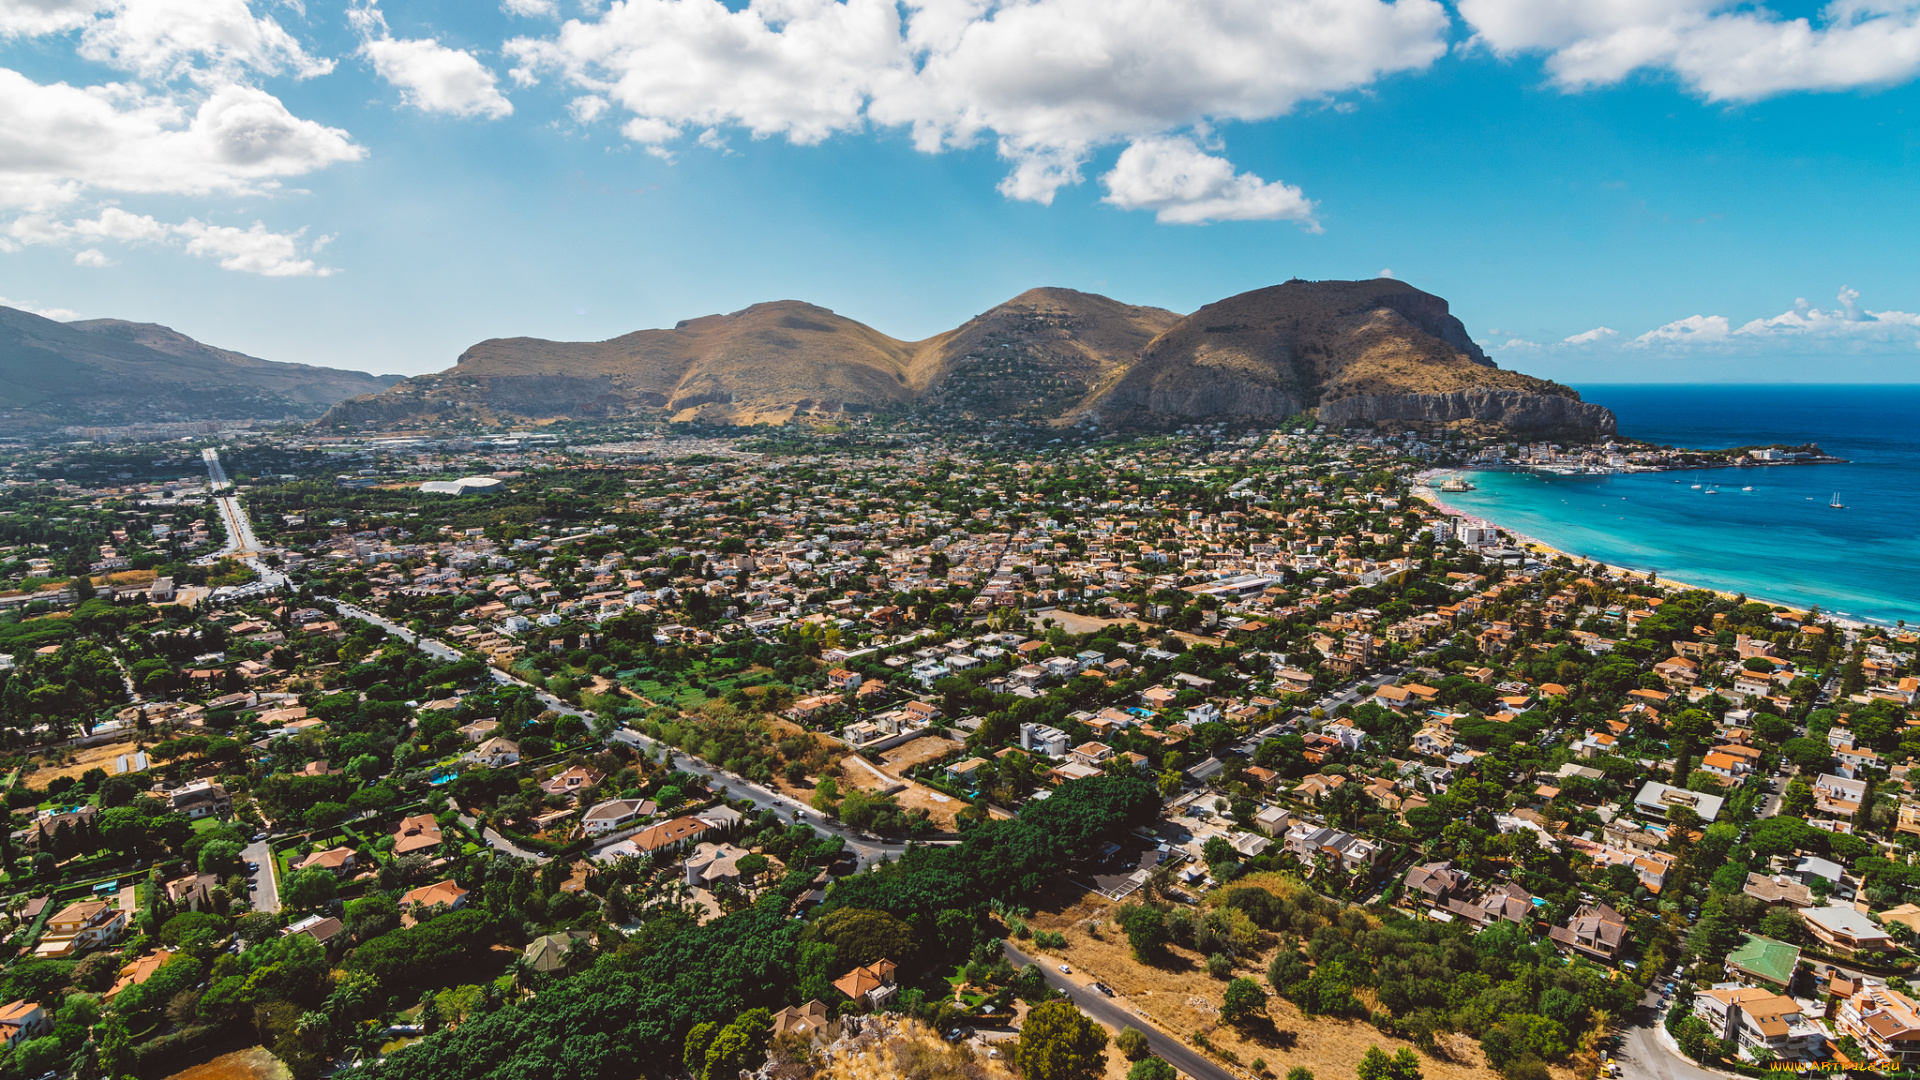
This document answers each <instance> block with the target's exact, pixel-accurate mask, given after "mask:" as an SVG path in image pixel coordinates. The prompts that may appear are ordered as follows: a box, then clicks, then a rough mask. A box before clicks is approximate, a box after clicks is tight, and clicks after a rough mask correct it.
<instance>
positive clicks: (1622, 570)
mask: <svg viewBox="0 0 1920 1080" xmlns="http://www.w3.org/2000/svg"><path fill="white" fill-rule="evenodd" d="M1462 471H1465V470H1462V469H1431V470H1427V471H1425V472H1421V473H1419V474H1417V475H1416V476H1415V477H1414V478H1413V498H1416V499H1421V500H1424V501H1425V502H1427V503H1428V504H1430V505H1432V506H1433V508H1434V509H1435V510H1437V511H1439V512H1440V513H1442V514H1446V515H1448V516H1450V517H1455V518H1460V519H1462V520H1465V521H1469V522H1473V523H1475V524H1479V525H1485V526H1489V527H1492V528H1496V529H1499V530H1500V531H1501V532H1504V533H1506V534H1507V535H1508V536H1511V537H1513V539H1514V541H1515V542H1516V543H1518V544H1520V545H1521V546H1522V547H1523V548H1525V549H1528V550H1531V551H1534V552H1538V553H1541V554H1543V555H1545V556H1546V557H1547V558H1549V559H1551V558H1553V557H1555V556H1559V555H1564V556H1566V557H1567V558H1569V559H1572V560H1573V561H1574V562H1576V563H1579V564H1581V565H1583V566H1588V567H1591V566H1595V565H1603V566H1606V567H1607V568H1608V569H1609V570H1611V571H1613V572H1615V573H1617V574H1619V575H1621V576H1623V577H1628V578H1636V579H1639V580H1640V581H1643V582H1644V581H1648V580H1649V579H1650V578H1651V576H1652V573H1653V572H1652V571H1648V570H1638V569H1634V568H1632V567H1629V566H1625V565H1623V564H1621V563H1618V562H1603V561H1602V560H1600V559H1596V558H1593V557H1592V556H1589V555H1582V554H1580V553H1579V552H1575V551H1565V550H1562V549H1560V548H1558V547H1555V546H1554V545H1552V544H1549V543H1547V542H1546V541H1545V540H1542V539H1540V538H1539V537H1537V536H1530V535H1528V534H1527V533H1524V532H1521V531H1520V530H1518V529H1514V528H1511V527H1509V526H1506V525H1503V524H1501V523H1500V522H1498V521H1494V520H1493V519H1491V518H1486V517H1482V516H1481V515H1479V514H1477V513H1473V512H1470V511H1467V510H1463V509H1461V508H1460V507H1457V506H1453V505H1450V504H1449V503H1447V501H1446V500H1445V499H1444V498H1443V497H1442V493H1441V491H1440V489H1439V488H1438V487H1437V486H1436V484H1435V481H1436V480H1437V478H1438V477H1439V476H1441V475H1443V474H1446V473H1454V472H1462ZM1652 580H1653V584H1654V585H1655V586H1656V587H1661V586H1665V587H1667V588H1668V590H1669V591H1676V590H1677V591H1686V592H1696V591H1697V592H1709V593H1713V594H1714V595H1716V596H1721V597H1725V598H1727V599H1732V598H1734V597H1737V596H1742V595H1744V596H1745V597H1746V598H1747V599H1748V600H1749V601H1752V602H1755V603H1763V604H1768V605H1771V606H1773V607H1779V608H1785V609H1787V611H1789V612H1791V613H1792V614H1794V615H1796V616H1799V617H1803V618H1804V617H1805V615H1806V613H1807V608H1806V607H1805V606H1804V605H1800V604H1789V603H1787V602H1785V601H1782V600H1776V599H1773V598H1770V597H1767V596H1764V595H1761V594H1759V593H1756V592H1752V591H1747V592H1744V593H1743V592H1736V591H1733V590H1729V589H1718V588H1713V587H1712V586H1707V585H1695V584H1692V583H1690V582H1687V581H1685V580H1682V579H1679V578H1671V577H1667V576H1665V575H1661V576H1660V577H1658V578H1654V579H1652ZM1821 617H1822V618H1824V619H1826V620H1827V621H1829V622H1832V623H1834V624H1835V625H1837V626H1844V627H1847V628H1849V629H1855V630H1859V629H1866V628H1870V627H1882V626H1884V627H1886V628H1888V629H1892V624H1891V623H1883V622H1879V621H1877V620H1873V619H1862V618H1858V617H1856V616H1851V615H1838V614H1835V613H1834V612H1831V611H1827V610H1825V609H1822V611H1821Z"/></svg>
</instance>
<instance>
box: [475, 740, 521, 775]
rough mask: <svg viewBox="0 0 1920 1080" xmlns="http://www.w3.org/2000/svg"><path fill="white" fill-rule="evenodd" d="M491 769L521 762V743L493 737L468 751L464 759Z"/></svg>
mask: <svg viewBox="0 0 1920 1080" xmlns="http://www.w3.org/2000/svg"><path fill="white" fill-rule="evenodd" d="M462 760H464V761H467V762H470V763H472V764H474V765H484V766H486V767H487V768H489V769H503V768H505V767H507V766H508V765H518V764H519V763H520V744H519V743H517V742H514V741H513V740H512V739H501V738H493V739H488V740H487V741H486V742H483V743H481V744H480V745H479V746H476V747H474V748H473V749H472V750H469V751H467V753H466V755H465V757H464V758H463V759H462Z"/></svg>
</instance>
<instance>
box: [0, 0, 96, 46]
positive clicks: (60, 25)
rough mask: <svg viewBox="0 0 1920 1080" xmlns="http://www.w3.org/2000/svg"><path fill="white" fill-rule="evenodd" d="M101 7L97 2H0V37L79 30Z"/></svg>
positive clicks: (77, 0)
mask: <svg viewBox="0 0 1920 1080" xmlns="http://www.w3.org/2000/svg"><path fill="white" fill-rule="evenodd" d="M100 7H101V4H100V2H99V0H0V38H9V37H37V36H39V35H41V34H60V33H65V32H66V31H69V30H78V29H80V28H81V27H83V26H85V25H87V24H88V23H89V22H92V21H93V16H94V13H95V12H96V11H98V10H99V9H100Z"/></svg>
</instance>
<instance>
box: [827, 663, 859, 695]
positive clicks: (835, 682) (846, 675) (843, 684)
mask: <svg viewBox="0 0 1920 1080" xmlns="http://www.w3.org/2000/svg"><path fill="white" fill-rule="evenodd" d="M862 681H863V680H862V678H861V675H860V673H859V672H857V671H848V670H847V669H846V668H834V669H833V670H832V671H829V672H827V688H828V689H831V690H858V689H860V683H861V682H862Z"/></svg>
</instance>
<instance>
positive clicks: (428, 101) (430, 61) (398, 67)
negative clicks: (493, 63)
mask: <svg viewBox="0 0 1920 1080" xmlns="http://www.w3.org/2000/svg"><path fill="white" fill-rule="evenodd" d="M347 17H348V19H349V20H350V21H351V22H352V23H353V24H354V27H355V28H356V29H358V30H359V31H360V33H361V37H362V43H361V46H360V51H361V53H362V54H363V55H365V56H366V58H367V59H368V60H371V61H372V62H373V69H374V71H376V72H378V73H379V75H380V77H381V78H383V79H385V80H387V82H389V83H391V84H392V85H393V86H394V87H395V88H397V89H398V90H399V91H400V96H401V97H402V98H403V99H405V100H406V102H407V104H409V105H412V106H413V107H414V108H416V109H419V110H420V111H421V112H439V113H449V114H451V115H454V116H484V117H486V118H487V119H489V120H498V119H500V118H501V117H504V116H511V115H512V114H513V103H512V102H511V101H508V100H507V96H506V95H505V94H502V93H501V92H500V86H499V80H498V79H497V78H496V77H495V76H494V74H493V72H491V71H489V70H488V69H487V67H486V65H484V64H482V63H481V62H480V60H479V59H478V58H477V57H475V56H474V55H473V54H472V53H470V52H467V51H466V50H465V49H455V48H451V47H449V46H446V45H442V44H440V42H438V41H436V40H434V39H431V38H395V37H394V36H392V34H391V33H389V32H388V30H387V20H386V17H385V16H384V15H382V14H381V13H380V9H379V8H378V7H376V6H375V5H374V4H373V3H372V2H371V0H369V2H365V3H362V4H360V5H358V6H356V7H352V8H349V9H348V10H347Z"/></svg>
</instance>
